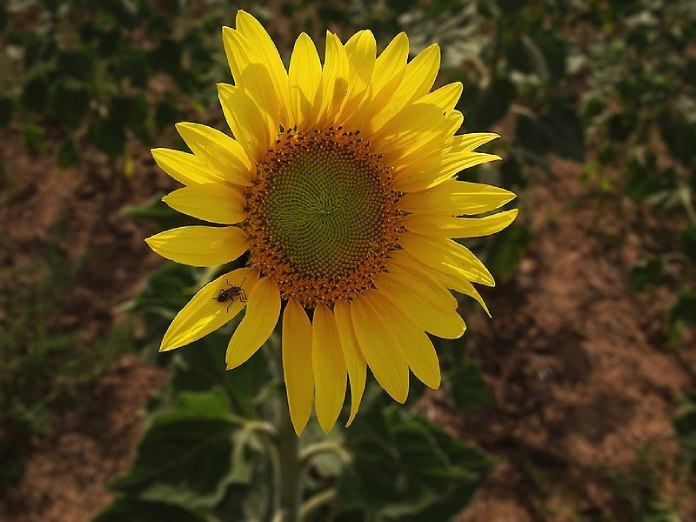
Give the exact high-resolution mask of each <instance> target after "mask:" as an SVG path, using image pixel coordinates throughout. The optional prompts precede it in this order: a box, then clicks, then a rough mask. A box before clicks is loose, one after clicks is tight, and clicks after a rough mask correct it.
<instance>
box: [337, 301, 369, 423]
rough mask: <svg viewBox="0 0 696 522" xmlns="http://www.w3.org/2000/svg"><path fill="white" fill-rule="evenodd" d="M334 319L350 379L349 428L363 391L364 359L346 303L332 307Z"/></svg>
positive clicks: (364, 378)
mask: <svg viewBox="0 0 696 522" xmlns="http://www.w3.org/2000/svg"><path fill="white" fill-rule="evenodd" d="M334 318H335V319H336V328H337V329H338V337H339V338H340V339H341V348H342V349H343V359H344V360H345V362H346V368H347V370H348V378H349V379H350V416H349V417H348V422H347V423H346V426H350V425H351V424H352V423H353V419H355V415H356V414H357V413H358V409H359V408H360V401H361V400H362V396H363V392H364V391H365V380H366V376H367V368H366V365H365V358H364V357H363V354H362V353H361V352H360V348H359V347H358V340H357V339H356V338H355V332H354V331H353V324H352V323H351V319H350V307H349V306H348V303H347V302H346V301H337V302H336V304H335V305H334Z"/></svg>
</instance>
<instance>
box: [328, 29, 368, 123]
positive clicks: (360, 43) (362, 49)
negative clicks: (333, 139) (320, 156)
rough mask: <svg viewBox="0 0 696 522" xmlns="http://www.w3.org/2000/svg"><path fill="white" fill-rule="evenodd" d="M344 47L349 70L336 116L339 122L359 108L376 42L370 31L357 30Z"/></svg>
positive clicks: (365, 88) (366, 86)
mask: <svg viewBox="0 0 696 522" xmlns="http://www.w3.org/2000/svg"><path fill="white" fill-rule="evenodd" d="M345 49H346V56H347V57H348V68H349V71H350V72H349V76H348V80H349V83H348V92H347V93H346V97H345V102H344V104H343V107H342V109H341V111H342V114H341V116H339V117H338V118H337V121H339V122H342V121H344V119H345V118H346V117H347V116H349V115H350V114H351V113H352V112H354V111H357V110H360V109H361V106H360V103H361V102H362V100H363V98H364V97H365V95H366V94H367V89H368V87H369V85H370V79H371V78H372V72H373V71H374V67H375V61H376V54H377V42H376V41H375V37H374V35H373V34H372V32H371V31H367V30H363V31H358V32H357V33H355V34H354V35H353V36H351V38H350V39H349V40H348V41H347V42H346V45H345Z"/></svg>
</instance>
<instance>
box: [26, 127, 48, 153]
mask: <svg viewBox="0 0 696 522" xmlns="http://www.w3.org/2000/svg"><path fill="white" fill-rule="evenodd" d="M22 137H23V138H24V144H25V145H26V146H27V148H28V149H29V151H30V152H31V153H32V154H37V153H39V152H41V151H42V150H43V148H44V145H45V137H46V131H45V130H44V128H43V127H41V126H39V125H37V124H35V123H25V124H24V126H22Z"/></svg>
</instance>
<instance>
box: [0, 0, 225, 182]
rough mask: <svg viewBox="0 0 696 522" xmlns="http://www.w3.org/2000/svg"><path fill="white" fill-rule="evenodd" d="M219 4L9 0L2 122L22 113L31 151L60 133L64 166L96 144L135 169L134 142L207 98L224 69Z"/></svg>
mask: <svg viewBox="0 0 696 522" xmlns="http://www.w3.org/2000/svg"><path fill="white" fill-rule="evenodd" d="M222 7H223V5H222V3H219V5H218V9H217V11H216V12H215V13H214V14H213V15H209V11H210V9H211V7H210V6H209V5H207V3H206V2H202V3H199V2H180V1H177V0H165V1H160V2H153V1H147V0H104V1H99V2H91V1H88V0H68V1H61V0H45V1H41V2H38V1H30V0H10V1H9V2H7V3H3V4H2V5H1V6H0V44H2V48H3V51H4V52H3V53H2V55H0V128H1V127H3V126H6V125H9V124H10V123H11V122H12V121H13V113H18V117H17V118H15V119H16V121H17V123H18V125H19V126H20V128H21V132H22V135H23V137H24V142H25V144H26V146H27V147H28V148H29V150H30V151H32V152H34V153H39V152H44V151H45V150H46V145H47V142H48V141H49V137H50V141H56V140H57V141H59V142H60V145H59V146H58V148H57V162H58V165H59V166H61V167H67V166H70V165H72V164H74V163H76V162H77V161H79V159H80V155H81V152H82V151H83V149H84V147H85V146H89V147H92V146H93V147H96V148H97V149H99V150H101V151H103V152H105V153H106V154H107V155H108V156H109V157H110V158H111V159H112V160H114V159H120V164H121V166H122V168H123V171H124V172H125V173H126V174H131V173H132V148H133V147H134V146H135V147H138V148H142V147H143V146H145V147H151V146H153V145H154V143H155V139H154V136H155V135H156V133H159V132H161V131H162V130H163V129H165V128H169V127H171V126H172V125H173V124H174V123H175V122H177V121H180V120H181V119H182V117H183V115H184V114H185V109H187V108H190V107H196V106H198V107H200V106H206V107H207V106H208V105H210V103H211V101H212V97H213V96H214V91H213V90H212V89H211V86H214V84H215V81H216V80H219V79H220V77H221V71H222V70H224V69H223V58H222V56H221V54H220V53H219V52H218V49H217V44H218V42H219V35H220V26H221V25H222V21H223V19H224V15H225V11H227V9H224V10H223V9H221V8H222ZM10 19H11V21H10ZM20 120H21V122H20ZM133 142H139V145H133V144H132V143H133Z"/></svg>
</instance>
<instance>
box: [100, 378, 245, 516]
mask: <svg viewBox="0 0 696 522" xmlns="http://www.w3.org/2000/svg"><path fill="white" fill-rule="evenodd" d="M235 428H236V426H235V424H234V423H233V422H232V420H231V419H230V414H229V405H228V403H227V399H226V398H225V395H224V393H223V392H222V391H221V390H219V389H213V390H212V391H207V392H197V393H182V394H180V395H179V396H178V403H177V404H176V405H174V406H172V407H170V408H168V409H166V410H164V411H162V412H160V413H158V414H156V415H155V416H154V417H153V419H152V423H151V425H150V426H149V428H148V430H147V432H146V433H145V436H144V438H143V440H142V442H141V443H140V445H139V447H138V451H137V455H136V458H135V462H134V463H133V466H132V467H131V469H130V470H129V471H128V472H127V473H126V474H125V475H123V476H121V477H120V478H118V479H117V480H116V481H115V482H114V483H113V484H112V487H113V489H115V490H116V491H119V492H122V493H126V494H129V495H138V496H139V497H140V498H143V499H146V500H154V501H161V502H167V503H175V504H179V505H183V506H186V507H193V508H210V507H212V506H214V505H215V504H217V503H218V502H219V501H220V500H221V499H222V497H223V495H224V493H225V487H226V484H227V483H228V482H229V476H230V472H231V471H232V434H233V431H234V430H235Z"/></svg>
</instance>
